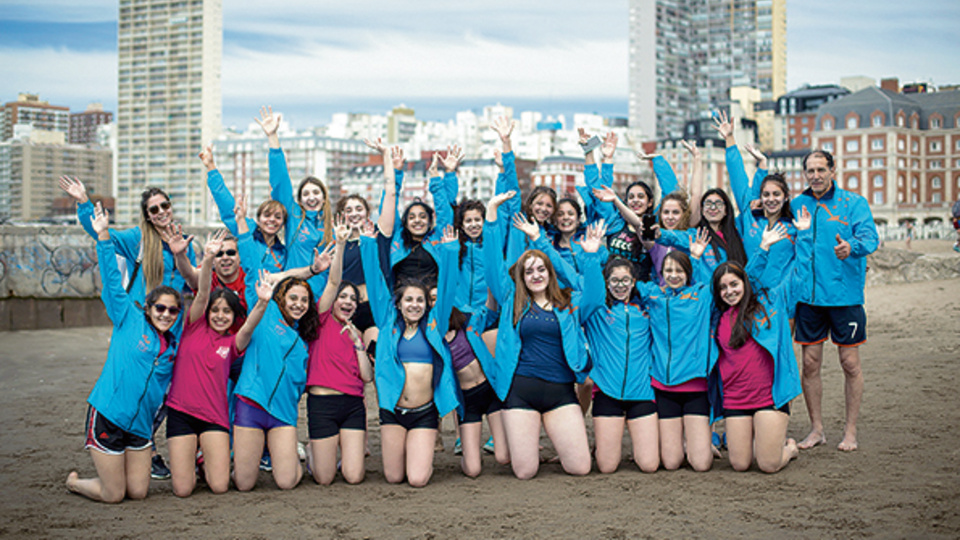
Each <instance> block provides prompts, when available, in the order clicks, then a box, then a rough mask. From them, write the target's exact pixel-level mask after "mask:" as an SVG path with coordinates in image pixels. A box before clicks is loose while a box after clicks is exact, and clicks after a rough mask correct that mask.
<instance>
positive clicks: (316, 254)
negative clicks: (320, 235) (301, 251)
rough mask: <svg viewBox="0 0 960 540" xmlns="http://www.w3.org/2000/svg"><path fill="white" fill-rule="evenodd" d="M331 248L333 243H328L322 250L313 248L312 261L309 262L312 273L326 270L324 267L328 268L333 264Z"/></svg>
mask: <svg viewBox="0 0 960 540" xmlns="http://www.w3.org/2000/svg"><path fill="white" fill-rule="evenodd" d="M333 248H334V245H333V244H328V245H327V247H325V248H324V249H323V251H318V250H317V248H313V262H312V263H310V271H311V272H313V273H314V275H316V274H319V273H320V272H324V271H326V269H327V268H330V265H331V264H333Z"/></svg>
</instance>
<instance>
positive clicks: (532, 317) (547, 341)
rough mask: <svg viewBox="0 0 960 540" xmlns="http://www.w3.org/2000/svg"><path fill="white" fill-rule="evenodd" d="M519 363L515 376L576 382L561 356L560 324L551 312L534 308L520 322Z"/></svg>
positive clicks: (537, 307)
mask: <svg viewBox="0 0 960 540" xmlns="http://www.w3.org/2000/svg"><path fill="white" fill-rule="evenodd" d="M520 342H521V345H520V359H519V361H518V363H517V371H516V372H515V375H520V376H523V377H534V378H537V379H541V380H544V381H548V382H555V383H572V382H573V381H574V380H576V377H575V376H574V374H573V370H572V369H570V366H569V365H567V359H566V356H565V355H564V354H563V336H561V335H560V322H559V321H557V315H556V314H555V313H554V312H553V311H545V310H543V309H541V308H540V306H538V305H537V304H535V303H534V304H533V305H532V306H530V310H529V311H527V313H526V314H525V315H524V316H523V319H521V320H520Z"/></svg>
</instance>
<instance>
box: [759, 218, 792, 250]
mask: <svg viewBox="0 0 960 540" xmlns="http://www.w3.org/2000/svg"><path fill="white" fill-rule="evenodd" d="M786 237H787V226H786V225H784V224H783V223H780V222H779V221H778V222H777V223H776V224H775V225H774V226H773V227H767V228H766V229H764V230H763V236H761V237H760V249H762V250H764V251H766V250H768V249H770V246H772V245H774V244H776V243H777V242H779V241H781V240H783V239H784V238H786Z"/></svg>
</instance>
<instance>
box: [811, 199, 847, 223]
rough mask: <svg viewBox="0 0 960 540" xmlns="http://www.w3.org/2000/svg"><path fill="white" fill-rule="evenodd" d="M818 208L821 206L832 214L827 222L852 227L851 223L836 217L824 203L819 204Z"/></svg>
mask: <svg viewBox="0 0 960 540" xmlns="http://www.w3.org/2000/svg"><path fill="white" fill-rule="evenodd" d="M817 206H819V207H820V208H823V209H824V210H825V211H826V212H827V214H830V217H828V218H827V221H839V222H840V223H843V224H844V225H850V223H849V222H847V221H844V220H843V219H841V218H840V216H835V215H833V212H831V211H830V209H829V208H827V205H825V204H823V203H817Z"/></svg>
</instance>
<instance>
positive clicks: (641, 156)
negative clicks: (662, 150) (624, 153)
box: [634, 146, 660, 161]
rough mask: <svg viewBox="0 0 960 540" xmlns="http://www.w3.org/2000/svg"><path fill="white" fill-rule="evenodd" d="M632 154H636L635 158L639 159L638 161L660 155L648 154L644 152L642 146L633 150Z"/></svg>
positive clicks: (648, 159)
mask: <svg viewBox="0 0 960 540" xmlns="http://www.w3.org/2000/svg"><path fill="white" fill-rule="evenodd" d="M634 155H635V156H637V159H639V160H640V161H652V160H653V158H657V157H660V154H648V153H646V152H644V151H643V147H642V146H641V147H640V149H639V150H637V151H635V152H634Z"/></svg>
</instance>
